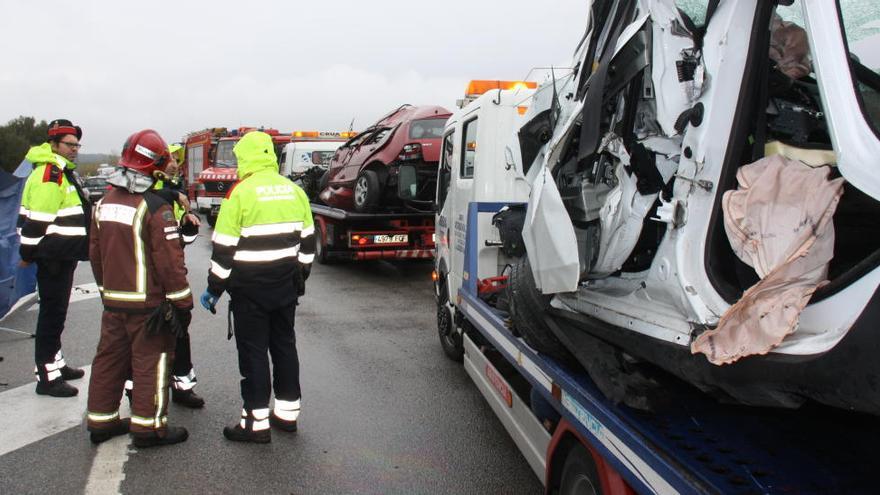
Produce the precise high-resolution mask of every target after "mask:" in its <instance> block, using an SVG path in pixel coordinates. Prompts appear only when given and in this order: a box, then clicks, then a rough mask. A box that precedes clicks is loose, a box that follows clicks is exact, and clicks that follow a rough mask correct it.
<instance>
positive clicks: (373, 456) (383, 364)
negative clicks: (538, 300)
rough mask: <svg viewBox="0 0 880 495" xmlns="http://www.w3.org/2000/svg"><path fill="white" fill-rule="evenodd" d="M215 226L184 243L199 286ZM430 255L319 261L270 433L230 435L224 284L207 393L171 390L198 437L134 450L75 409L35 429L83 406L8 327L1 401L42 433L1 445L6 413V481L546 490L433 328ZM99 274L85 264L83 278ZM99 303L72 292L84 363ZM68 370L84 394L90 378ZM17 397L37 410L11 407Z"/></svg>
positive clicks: (196, 489)
mask: <svg viewBox="0 0 880 495" xmlns="http://www.w3.org/2000/svg"><path fill="white" fill-rule="evenodd" d="M209 236H210V230H208V229H207V227H206V226H205V227H203V229H202V237H200V238H199V240H198V241H197V242H196V243H195V244H193V245H192V246H189V247H188V248H187V253H186V257H187V264H188V266H189V269H190V273H189V280H190V284H191V286H192V289H193V292H194V294H195V295H196V298H197V296H198V294H200V293H201V292H202V291H203V290H204V288H205V283H206V273H207V268H208V265H209V261H208V260H209V258H210V242H209ZM430 270H431V265H430V263H425V262H402V263H395V264H391V263H386V262H374V263H365V264H353V263H352V264H341V265H332V266H322V265H317V266H315V268H314V269H313V271H312V276H311V278H310V279H309V282H308V285H307V294H306V296H305V297H304V298H303V300H302V301H301V304H300V306H299V308H298V311H297V318H296V322H297V325H296V332H297V341H298V349H299V353H300V362H301V382H302V388H303V399H302V403H303V405H302V408H303V409H302V414H301V416H300V420H299V431H298V432H297V433H294V434H284V433H282V432H277V431H275V432H273V437H272V443H271V444H269V445H251V444H246V445H242V444H234V443H230V442H228V441H226V440H225V439H224V438H223V435H222V428H223V426H224V425H226V424H230V423H233V422H235V421H236V420H237V417H238V414H239V411H240V408H241V401H240V396H239V379H240V376H239V374H238V368H237V360H236V352H235V346H234V344H233V342H231V341H227V340H226V317H225V314H226V303H227V302H228V298H227V297H226V296H224V298H223V299H222V301H221V303H220V305H219V306H218V314H217V315H216V316H214V315H211V314H210V313H208V312H207V311H204V310H202V309H201V308H197V310H196V311H195V312H194V319H193V324H192V327H191V336H192V342H193V361H194V364H195V368H196V372H197V374H198V379H199V383H198V386H197V387H196V391H197V392H198V393H199V394H201V395H202V396H203V397H204V398H205V400H206V402H207V405H206V407H205V408H204V409H203V410H198V411H191V410H187V409H184V408H182V407H180V406H177V405H175V404H172V406H171V408H170V413H169V421H170V422H171V423H172V424H178V425H182V426H185V427H187V428H188V429H189V431H190V439H189V440H188V441H187V442H186V443H184V444H181V445H178V446H172V447H166V448H161V449H149V450H144V451H137V449H135V448H134V447H133V446H131V445H130V444H129V439H128V438H127V437H121V438H119V439H118V442H117V440H114V441H112V442H107V443H106V444H103V445H102V446H101V447H100V448H95V447H94V446H92V445H91V443H89V440H88V436H87V433H86V431H85V427H84V426H83V425H82V424H81V423H78V424H74V425H70V426H66V427H64V428H66V429H63V430H60V431H58V432H56V433H52V434H45V433H39V432H40V431H52V429H51V428H50V426H52V424H51V423H52V422H53V421H56V420H54V419H52V418H54V416H53V414H55V415H57V414H58V413H60V412H68V413H72V412H75V410H76V407H77V402H75V400H76V399H56V398H48V397H38V396H37V395H36V394H34V393H33V391H32V388H33V386H34V385H33V361H32V359H33V341H32V340H30V339H28V338H21V337H19V336H17V335H14V334H11V333H7V332H2V331H0V356H2V357H4V361H3V362H0V382H4V383H7V385H5V386H0V415H2V414H6V415H7V416H16V415H17V416H22V417H20V418H10V419H11V420H13V421H14V423H15V425H16V426H14V427H12V428H13V429H14V428H18V427H19V426H20V427H21V428H22V429H23V430H22V431H23V432H25V433H26V434H28V435H31V434H33V443H30V444H28V445H25V446H23V447H20V448H17V449H15V450H11V451H9V450H10V449H9V448H7V449H2V448H3V445H4V443H6V442H7V441H9V442H11V437H12V434H11V433H10V432H11V431H12V429H9V428H8V429H7V431H0V449H2V450H0V452H3V451H8V452H7V453H5V454H3V455H2V456H0V493H3V494H13V493H83V492H99V491H105V490H109V491H115V490H114V489H113V488H115V487H118V491H119V492H121V493H131V494H138V493H156V492H164V493H294V494H308V493H334V494H335V493H407V494H417V493H432V494H433V493H540V492H541V491H542V487H541V485H540V482H539V481H538V479H537V478H536V477H535V475H534V474H533V473H532V471H531V470H530V469H529V467H528V465H527V464H526V462H525V460H524V459H523V457H522V456H521V455H520V453H519V451H518V450H517V448H516V446H515V445H514V443H513V442H512V441H511V440H510V438H509V436H508V435H507V432H506V431H505V430H504V428H503V427H502V425H501V423H500V422H499V421H498V420H497V418H496V417H495V416H494V414H493V413H492V411H491V409H490V408H489V406H488V405H487V404H486V403H485V402H484V401H483V399H482V397H481V396H480V395H479V392H478V391H477V389H476V388H475V386H474V385H473V384H472V383H471V382H470V381H469V379H468V378H467V376H466V374H465V372H464V370H463V369H462V368H461V366H460V365H459V364H458V363H453V362H451V361H449V360H447V359H446V358H445V356H444V354H443V352H442V350H441V348H440V345H439V343H438V342H437V338H436V332H435V328H436V327H435V321H434V301H433V296H432V292H431V286H430ZM92 282H93V279H92V276H91V270H90V269H89V267H88V264H86V263H82V264H80V266H79V268H78V269H77V273H76V283H77V284H88V283H92ZM81 296H82V297H89V296H90V295H89V294H81ZM100 308H101V307H100V302H99V299H96V298H94V297H92V298H90V299H86V300H81V301H76V302H73V303H72V304H71V306H70V312H69V316H68V320H67V329H66V330H65V333H64V337H63V345H64V352H65V357H66V359H67V361H68V362H69V363H71V364H73V365H76V366H85V365H88V364H90V363H91V359H92V357H93V355H94V349H95V347H96V344H97V340H98V335H99V328H100V324H99V322H100V312H101V309H100ZM36 315H37V313H36V312H35V311H19V312H17V313H15V314H13V315H11V316H10V317H8V318H7V319H6V320H4V321H3V322H2V323H0V325H2V326H6V327H9V328H16V329H21V330H28V331H30V330H32V329H33V328H34V325H35V322H36ZM72 383H73V384H74V385H77V386H78V387H79V388H80V393H81V394H85V392H86V389H87V383H85V382H84V381H83V380H79V381H74V382H72ZM21 387H27V388H21ZM31 401H35V402H33V403H31ZM24 402H27V403H28V404H27V405H28V407H31V408H34V410H36V412H35V413H29V414H23V413H17V414H14V413H13V412H14V411H18V410H20V409H19V408H17V406H19V405H21V404H22V403H24ZM78 414H80V415H81V414H82V410H79V412H78ZM74 420H75V418H74ZM55 426H58V425H57V424H56V425H55ZM32 432H33V433H32ZM114 442H117V443H116V444H115V445H114ZM96 479H97V480H99V481H100V480H101V479H103V480H104V483H105V484H104V485H102V484H100V483H98V484H96ZM107 480H109V485H107V484H106V483H107ZM107 486H109V487H110V488H109V489H108V488H107ZM96 487H98V488H96Z"/></svg>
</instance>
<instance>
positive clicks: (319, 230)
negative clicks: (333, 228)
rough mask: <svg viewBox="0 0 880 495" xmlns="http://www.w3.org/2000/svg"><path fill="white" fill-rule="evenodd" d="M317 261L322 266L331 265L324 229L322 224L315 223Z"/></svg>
mask: <svg viewBox="0 0 880 495" xmlns="http://www.w3.org/2000/svg"><path fill="white" fill-rule="evenodd" d="M315 236H317V237H315V259H317V260H318V263H320V264H322V265H329V264H330V258H329V257H328V256H327V244H325V243H326V240H325V237H326V236H325V235H324V227H323V226H322V224H321V223H320V222H315Z"/></svg>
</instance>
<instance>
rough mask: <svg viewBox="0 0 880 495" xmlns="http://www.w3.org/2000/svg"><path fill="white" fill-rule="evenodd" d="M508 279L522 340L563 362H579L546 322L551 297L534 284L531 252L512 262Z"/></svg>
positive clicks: (515, 319) (513, 310)
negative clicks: (529, 256) (545, 314)
mask: <svg viewBox="0 0 880 495" xmlns="http://www.w3.org/2000/svg"><path fill="white" fill-rule="evenodd" d="M508 280H509V283H508V291H509V300H510V316H511V319H512V320H513V325H514V327H515V329H516V331H517V332H518V333H519V334H520V335H522V338H523V340H525V341H526V343H527V344H528V345H529V346H531V347H532V348H533V349H535V350H536V351H538V352H540V353H542V354H546V355H548V356H550V357H552V358H555V359H557V360H559V361H562V362H564V363H571V362H576V361H575V359H574V357H573V356H572V354H571V352H569V351H568V349H566V348H565V346H563V345H562V343H561V342H560V341H559V339H557V338H556V336H555V335H553V332H552V331H551V330H550V328H549V327H548V326H547V324H546V323H545V322H544V317H545V316H544V313H545V311H546V310H547V309H549V308H550V297H548V296H545V295H544V294H542V293H541V291H540V290H539V289H538V288H537V287H536V286H535V278H534V276H533V275H532V267H531V264H530V263H529V258H528V256H523V257H522V258H519V259H518V260H517V262H516V263H513V264H512V265H511V268H510V275H509V277H508Z"/></svg>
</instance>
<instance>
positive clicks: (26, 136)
mask: <svg viewBox="0 0 880 495" xmlns="http://www.w3.org/2000/svg"><path fill="white" fill-rule="evenodd" d="M48 129H49V123H48V122H46V121H45V120H41V121H39V122H37V119H35V118H33V117H25V116H21V117H17V118H14V119H12V120H10V121H9V122H7V123H6V124H5V125H0V168H2V169H3V170H5V171H7V172H10V173H11V172H13V171H15V169H16V168H17V167H18V165H19V164H20V163H21V161H22V160H23V159H24V156H25V155H26V154H27V151H28V149H29V148H30V147H31V146H37V145H40V144H43V143H45V142H46V133H47V131H48ZM118 160H119V156H118V154H117V153H116V152H115V151H111V152H110V154H109V155H107V154H80V157H79V159H78V160H77V165H78V166H77V172H79V174H80V175H82V176H87V175H93V174H94V173H95V171H96V170H97V168H98V165H99V164H101V163H116V162H117V161H118Z"/></svg>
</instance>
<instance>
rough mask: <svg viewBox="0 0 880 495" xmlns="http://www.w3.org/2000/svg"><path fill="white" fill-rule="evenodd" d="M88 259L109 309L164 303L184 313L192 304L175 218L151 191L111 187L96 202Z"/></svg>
mask: <svg viewBox="0 0 880 495" xmlns="http://www.w3.org/2000/svg"><path fill="white" fill-rule="evenodd" d="M89 256H90V259H91V262H92V272H93V273H94V274H95V281H96V282H97V283H98V288H99V289H100V291H101V298H102V300H103V302H104V307H105V308H107V309H111V310H120V311H141V310H150V309H152V308H155V307H157V306H159V304H160V303H161V302H162V301H163V300H165V299H168V300H170V301H172V302H173V303H174V304H175V306H177V307H179V308H182V309H190V308H192V306H193V302H192V293H191V291H190V287H189V283H188V282H187V280H186V273H187V272H186V266H185V265H184V259H183V248H182V247H181V244H180V239H179V238H178V235H177V220H175V218H174V214H173V213H172V212H171V207H170V206H168V203H166V202H165V200H163V199H162V198H160V197H159V196H157V195H155V194H153V193H151V192H147V193H145V194H132V193H129V192H128V191H126V190H124V189H121V188H113V190H112V191H110V192H109V193H107V195H106V196H105V197H104V198H103V199H102V200H101V201H99V202H98V204H97V205H96V206H95V212H94V214H93V215H92V236H91V240H90V243H89Z"/></svg>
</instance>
